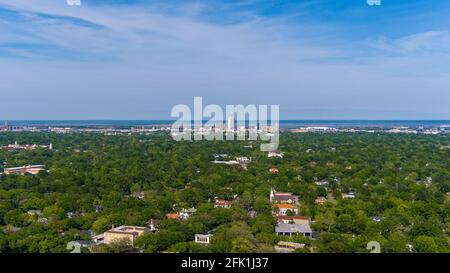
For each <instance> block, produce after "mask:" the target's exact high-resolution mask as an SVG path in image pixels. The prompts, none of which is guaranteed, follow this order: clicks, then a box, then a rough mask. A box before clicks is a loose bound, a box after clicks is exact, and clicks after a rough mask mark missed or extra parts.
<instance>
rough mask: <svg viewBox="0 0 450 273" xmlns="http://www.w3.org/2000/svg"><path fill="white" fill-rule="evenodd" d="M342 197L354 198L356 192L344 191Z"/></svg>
mask: <svg viewBox="0 0 450 273" xmlns="http://www.w3.org/2000/svg"><path fill="white" fill-rule="evenodd" d="M342 198H344V199H353V198H355V194H354V193H353V192H348V193H344V194H342Z"/></svg>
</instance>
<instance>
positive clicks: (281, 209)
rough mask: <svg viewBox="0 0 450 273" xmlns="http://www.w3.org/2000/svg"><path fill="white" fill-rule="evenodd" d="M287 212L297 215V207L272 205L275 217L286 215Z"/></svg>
mask: <svg viewBox="0 0 450 273" xmlns="http://www.w3.org/2000/svg"><path fill="white" fill-rule="evenodd" d="M288 211H291V212H292V213H293V214H297V213H298V209H297V207H295V206H294V205H292V204H274V205H273V213H274V214H276V215H287V214H288Z"/></svg>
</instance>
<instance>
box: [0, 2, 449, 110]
mask: <svg viewBox="0 0 450 273" xmlns="http://www.w3.org/2000/svg"><path fill="white" fill-rule="evenodd" d="M266 3H267V2H266ZM328 3H331V2H329V1H325V0H324V1H304V2H301V3H298V2H296V1H293V2H291V1H285V2H283V5H280V6H271V7H266V6H264V5H266V4H262V3H261V1H245V2H242V1H234V2H229V1H227V2H222V1H185V2H182V3H180V2H179V1H131V2H128V4H124V2H123V1H122V2H121V4H120V5H116V4H111V1H108V2H107V1H87V0H86V1H83V5H82V6H80V7H71V6H68V5H66V4H65V1H63V0H61V1H56V0H41V1H30V0H14V1H12V0H11V1H8V0H0V69H1V70H2V71H5V73H2V74H1V75H0V95H2V96H3V98H5V99H20V100H21V101H22V104H21V105H19V106H18V105H14V106H12V105H11V106H6V107H3V109H0V115H3V116H8V115H11V117H12V114H11V113H13V112H17V109H18V108H21V107H22V109H23V110H24V116H23V118H30V117H29V116H30V115H32V117H35V118H52V117H53V116H55V114H56V113H59V112H58V111H60V112H62V113H63V116H64V115H66V116H64V117H66V118H167V115H168V113H169V110H170V107H171V106H172V105H173V104H175V103H182V102H183V103H185V102H186V100H190V98H192V96H193V95H203V96H204V97H205V98H206V99H207V100H208V99H209V100H210V101H211V102H213V103H279V104H281V109H282V111H283V109H286V113H295V112H297V113H299V115H301V113H302V111H306V110H305V109H329V110H328V115H330V116H331V117H332V116H333V115H334V114H335V113H338V112H341V113H344V114H345V115H344V116H343V118H345V117H346V118H355V117H352V116H351V115H350V114H349V113H351V112H352V109H353V111H354V112H355V113H358V115H359V117H360V118H370V117H372V116H373V115H374V114H373V113H375V112H377V111H378V112H379V113H380V115H384V114H383V113H388V112H389V113H394V114H392V117H393V118H396V117H398V116H395V115H396V114H395V113H410V114H411V117H412V116H413V115H414V113H415V112H414V111H416V112H417V116H415V118H417V117H419V116H420V114H421V113H422V114H424V113H428V112H429V113H431V114H430V115H431V116H432V115H433V113H435V114H434V115H435V116H436V117H438V116H439V117H442V116H443V115H444V116H445V115H450V112H448V111H449V110H448V108H447V110H446V109H444V108H442V107H444V101H445V100H450V95H448V91H447V86H449V85H450V77H448V76H449V75H448V72H446V71H449V70H448V68H449V64H448V62H447V60H448V59H449V46H448V45H449V32H448V29H445V27H444V24H443V25H442V27H441V28H436V29H429V30H425V31H423V30H421V31H417V32H412V31H411V30H406V29H405V30H404V31H398V30H397V31H396V33H397V35H392V33H389V31H388V30H386V34H388V35H383V33H380V32H379V31H378V32H374V33H370V32H367V33H366V29H367V28H372V26H371V25H369V23H361V22H360V21H357V22H356V23H354V24H352V25H350V23H348V22H345V18H344V19H342V20H341V19H339V18H335V14H334V13H335V12H334V11H333V10H332V7H329V8H328V10H329V12H328V14H331V15H332V17H333V20H331V22H324V21H323V20H322V17H320V18H319V19H318V18H315V17H314V14H315V13H314V12H315V11H317V10H318V9H319V8H320V7H327V4H328ZM363 4H364V3H363ZM336 8H342V7H336ZM367 8H368V7H366V6H358V7H357V8H354V9H352V10H351V9H350V7H348V8H347V7H346V9H345V12H344V13H343V14H344V15H346V14H347V15H348V14H351V15H349V16H350V17H351V18H361V17H364V16H363V14H362V13H361V12H365V13H372V12H373V10H367ZM332 11H333V12H332ZM320 14H321V16H323V14H327V12H326V10H320ZM331 15H330V16H331ZM388 19H389V18H388ZM358 20H359V19H358ZM373 20H377V19H373ZM377 22H378V21H377ZM373 28H375V27H373ZM352 31H354V32H353V33H352ZM430 87H432V90H430ZM438 98H439V99H438ZM68 101H70V104H69V105H64V107H60V106H58V105H61V104H62V103H63V104H66V103H67V102H68ZM36 102H40V106H39V105H37V104H36ZM419 103H420V105H421V107H420V108H421V109H419V110H417V105H418V104H419ZM46 104H47V105H46ZM48 104H51V105H52V106H51V107H48ZM116 109H122V110H121V111H120V113H119V112H118V111H117V110H116ZM302 109H303V110H302ZM364 109H366V110H367V112H366V113H367V116H364V114H361V113H364ZM14 110H15V111H14ZM313 112H314V113H315V112H317V111H313ZM64 113H66V114H64ZM324 113H325V115H326V113H327V111H326V110H325V112H324ZM333 113H334V114H333ZM118 114H121V115H122V116H117V115H118ZM346 115H350V116H346ZM58 116H61V115H58ZM321 116H322V115H321ZM291 117H294V118H302V117H301V116H299V117H295V116H288V117H286V116H285V117H284V118H291ZM373 117H374V118H376V117H375V116H373ZM382 117H384V118H386V117H387V116H382ZM402 117H403V116H402ZM5 118H7V117H5ZM380 118H381V117H380ZM403 118H407V117H403Z"/></svg>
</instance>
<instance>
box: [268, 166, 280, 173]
mask: <svg viewBox="0 0 450 273" xmlns="http://www.w3.org/2000/svg"><path fill="white" fill-rule="evenodd" d="M269 172H270V173H271V174H277V173H279V172H280V171H279V170H278V168H275V167H272V168H270V169H269Z"/></svg>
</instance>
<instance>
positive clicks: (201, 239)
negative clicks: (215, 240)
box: [195, 234, 213, 245]
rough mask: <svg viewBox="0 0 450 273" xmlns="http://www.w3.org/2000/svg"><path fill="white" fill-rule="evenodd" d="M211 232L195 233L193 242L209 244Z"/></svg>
mask: <svg viewBox="0 0 450 273" xmlns="http://www.w3.org/2000/svg"><path fill="white" fill-rule="evenodd" d="M212 236H213V235H212V234H195V242H196V243H197V244H205V245H209V244H210V242H211V238H212Z"/></svg>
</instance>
